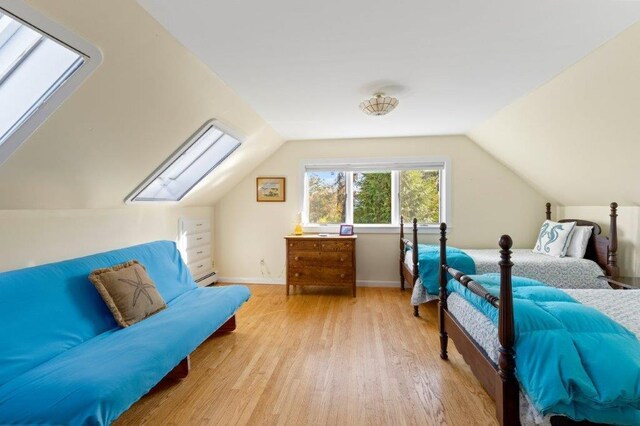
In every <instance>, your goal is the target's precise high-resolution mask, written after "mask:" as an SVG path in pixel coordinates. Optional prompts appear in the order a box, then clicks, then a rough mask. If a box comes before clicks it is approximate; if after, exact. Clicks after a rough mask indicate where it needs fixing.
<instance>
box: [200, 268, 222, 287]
mask: <svg viewBox="0 0 640 426" xmlns="http://www.w3.org/2000/svg"><path fill="white" fill-rule="evenodd" d="M217 282H218V276H217V275H216V273H215V272H211V273H210V274H207V275H204V276H202V277H200V278H198V279H197V280H196V284H198V285H199V286H200V287H206V286H209V285H212V284H215V283H217Z"/></svg>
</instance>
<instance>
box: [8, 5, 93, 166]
mask: <svg viewBox="0 0 640 426" xmlns="http://www.w3.org/2000/svg"><path fill="white" fill-rule="evenodd" d="M0 11H2V13H4V14H6V15H9V16H11V17H12V18H13V19H15V20H17V21H19V22H20V23H22V24H24V25H26V26H28V27H30V28H32V29H33V30H35V31H37V32H39V33H41V34H44V35H45V36H46V37H49V38H51V39H53V40H56V41H57V42H59V43H60V44H62V45H64V46H66V47H67V48H69V49H71V50H73V51H74V52H76V53H78V54H79V55H81V56H82V57H83V58H84V63H83V64H82V65H81V66H80V68H78V69H77V70H76V71H75V72H74V73H73V74H72V75H71V76H70V77H69V78H68V79H67V80H66V81H65V82H64V83H63V84H62V85H61V86H60V87H58V88H57V90H56V91H55V92H54V93H52V94H51V95H50V96H49V97H48V98H47V99H46V100H45V101H44V102H43V103H42V105H40V107H39V108H38V109H37V110H36V111H34V112H33V113H32V114H31V115H30V116H29V118H27V119H26V120H25V121H24V122H23V123H22V124H21V125H20V126H19V127H18V128H17V129H16V130H14V131H13V133H11V134H10V135H9V136H8V137H7V138H6V140H5V141H4V142H3V143H2V144H0V166H1V165H2V164H3V163H4V162H5V161H7V159H8V158H9V157H10V156H11V154H13V153H14V152H15V151H16V150H17V149H18V148H19V147H20V145H22V144H23V143H24V142H25V141H26V140H27V139H28V138H29V136H31V134H32V133H33V132H35V131H36V129H37V128H38V127H40V125H41V124H42V123H44V122H45V121H46V119H47V118H48V117H49V116H50V115H51V114H53V112H54V111H55V110H56V109H57V108H58V107H60V105H62V104H63V102H64V101H65V100H66V99H67V98H69V96H71V94H72V93H73V92H74V91H75V90H76V89H77V88H78V87H79V86H80V85H81V84H82V83H83V82H84V81H85V80H86V79H87V78H88V77H89V76H90V75H91V74H92V73H93V72H94V71H95V70H96V68H98V66H99V65H100V64H101V63H102V53H101V52H100V50H99V49H98V48H96V47H95V46H93V45H92V44H91V43H89V42H87V41H86V40H84V39H82V38H81V37H79V36H77V35H75V34H74V33H72V32H71V31H69V30H67V29H66V28H64V27H63V26H61V25H59V24H57V23H55V22H53V21H52V20H51V19H49V18H47V17H46V16H44V15H42V14H41V13H39V12H36V11H35V10H34V9H32V8H31V7H29V6H28V5H26V4H25V3H24V2H23V1H14V2H0Z"/></svg>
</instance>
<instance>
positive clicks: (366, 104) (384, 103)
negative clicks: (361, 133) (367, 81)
mask: <svg viewBox="0 0 640 426" xmlns="http://www.w3.org/2000/svg"><path fill="white" fill-rule="evenodd" d="M396 106H398V99H396V98H394V97H392V96H385V95H384V93H374V94H373V98H370V99H367V100H366V101H362V102H360V109H361V110H362V112H364V113H365V114H367V115H385V114H388V113H390V112H391V111H393V109H394V108H395V107H396Z"/></svg>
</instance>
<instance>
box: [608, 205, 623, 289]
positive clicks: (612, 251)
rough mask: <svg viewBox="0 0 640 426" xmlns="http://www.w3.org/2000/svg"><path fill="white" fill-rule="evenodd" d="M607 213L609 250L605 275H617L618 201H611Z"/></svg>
mask: <svg viewBox="0 0 640 426" xmlns="http://www.w3.org/2000/svg"><path fill="white" fill-rule="evenodd" d="M610 207H611V213H610V214H609V235H610V236H611V238H610V240H609V250H608V253H607V275H609V276H613V277H617V276H618V274H619V272H620V271H619V270H618V253H617V252H618V203H615V202H614V203H611V205H610Z"/></svg>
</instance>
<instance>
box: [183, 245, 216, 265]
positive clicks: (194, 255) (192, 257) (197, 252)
mask: <svg viewBox="0 0 640 426" xmlns="http://www.w3.org/2000/svg"><path fill="white" fill-rule="evenodd" d="M186 256H187V258H186V259H185V262H187V263H192V262H195V261H198V260H202V259H211V245H206V246H202V247H196V248H192V249H190V250H187V252H186Z"/></svg>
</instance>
